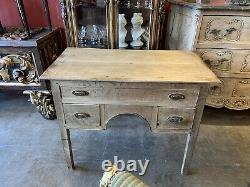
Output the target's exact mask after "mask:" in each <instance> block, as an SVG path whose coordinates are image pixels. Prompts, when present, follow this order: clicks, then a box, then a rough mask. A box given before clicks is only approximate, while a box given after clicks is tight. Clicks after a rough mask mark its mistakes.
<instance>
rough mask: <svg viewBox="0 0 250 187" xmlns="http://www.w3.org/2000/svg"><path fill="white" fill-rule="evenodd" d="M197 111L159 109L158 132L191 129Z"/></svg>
mask: <svg viewBox="0 0 250 187" xmlns="http://www.w3.org/2000/svg"><path fill="white" fill-rule="evenodd" d="M194 114H195V109H182V108H165V107H159V110H158V123H157V126H156V130H167V129H183V130H187V129H191V128H192V125H193V120H194Z"/></svg>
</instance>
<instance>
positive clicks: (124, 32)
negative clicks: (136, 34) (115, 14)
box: [119, 14, 128, 48]
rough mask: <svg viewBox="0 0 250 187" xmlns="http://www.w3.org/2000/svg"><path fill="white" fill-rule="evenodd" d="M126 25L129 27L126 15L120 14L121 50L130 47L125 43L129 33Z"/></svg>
mask: <svg viewBox="0 0 250 187" xmlns="http://www.w3.org/2000/svg"><path fill="white" fill-rule="evenodd" d="M125 25H127V20H126V19H125V14H119V48H126V47H128V44H127V43H126V42H125V38H126V36H127V32H128V31H127V30H126V28H125Z"/></svg>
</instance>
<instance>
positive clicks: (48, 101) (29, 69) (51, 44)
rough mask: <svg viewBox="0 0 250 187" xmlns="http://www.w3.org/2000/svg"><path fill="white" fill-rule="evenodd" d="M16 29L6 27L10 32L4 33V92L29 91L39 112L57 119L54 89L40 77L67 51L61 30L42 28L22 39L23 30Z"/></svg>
mask: <svg viewBox="0 0 250 187" xmlns="http://www.w3.org/2000/svg"><path fill="white" fill-rule="evenodd" d="M11 30H13V28H12V29H11ZM14 30H15V31H14V32H13V31H10V32H8V29H6V28H5V31H6V33H5V34H3V35H2V36H1V35H0V91H5V90H23V91H26V92H25V93H28V94H30V97H31V101H32V103H33V104H34V105H35V106H36V107H37V109H38V110H39V112H40V113H41V114H42V115H43V116H44V117H45V118H46V119H53V118H55V115H56V113H55V110H54V104H53V100H52V97H51V94H50V93H49V91H48V90H49V89H50V88H49V85H46V83H45V81H41V80H40V79H39V76H40V75H41V74H42V73H43V72H44V70H45V69H47V67H48V66H49V65H50V64H52V62H53V61H54V60H55V59H56V58H57V57H58V56H59V55H60V54H61V53H62V51H63V45H62V37H61V31H60V30H59V29H55V30H52V31H50V30H47V29H42V30H40V29H39V32H38V33H36V34H34V33H33V35H32V38H30V39H25V40H22V39H20V38H19V37H20V36H22V30H20V29H18V30H17V29H14ZM9 33H11V34H9ZM23 33H24V32H23ZM9 37H11V38H9Z"/></svg>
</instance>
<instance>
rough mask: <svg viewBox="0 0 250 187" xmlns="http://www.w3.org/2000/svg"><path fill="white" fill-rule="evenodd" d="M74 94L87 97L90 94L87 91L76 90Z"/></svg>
mask: <svg viewBox="0 0 250 187" xmlns="http://www.w3.org/2000/svg"><path fill="white" fill-rule="evenodd" d="M72 94H73V95H75V96H87V95H89V92H87V91H85V90H74V91H73V92H72Z"/></svg>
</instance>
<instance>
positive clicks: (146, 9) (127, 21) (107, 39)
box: [61, 0, 164, 49]
mask: <svg viewBox="0 0 250 187" xmlns="http://www.w3.org/2000/svg"><path fill="white" fill-rule="evenodd" d="M163 4H164V0H120V1H119V0H62V1H61V5H62V15H63V18H64V23H65V27H66V32H67V41H68V46H71V47H87V48H110V49H117V48H122V49H157V48H158V43H159V31H160V26H161V24H160V23H161V16H162V12H163V11H162V9H163Z"/></svg>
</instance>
